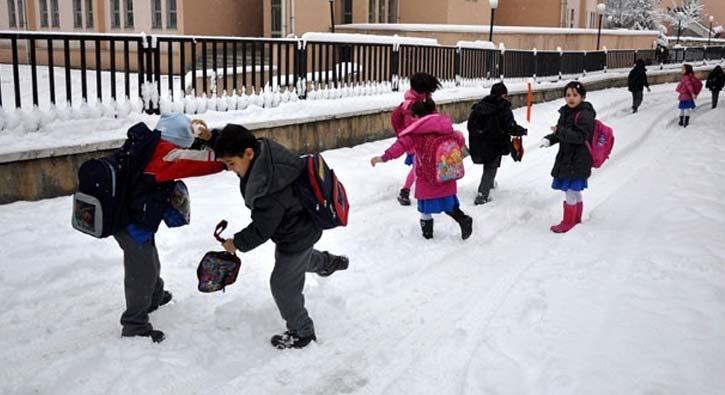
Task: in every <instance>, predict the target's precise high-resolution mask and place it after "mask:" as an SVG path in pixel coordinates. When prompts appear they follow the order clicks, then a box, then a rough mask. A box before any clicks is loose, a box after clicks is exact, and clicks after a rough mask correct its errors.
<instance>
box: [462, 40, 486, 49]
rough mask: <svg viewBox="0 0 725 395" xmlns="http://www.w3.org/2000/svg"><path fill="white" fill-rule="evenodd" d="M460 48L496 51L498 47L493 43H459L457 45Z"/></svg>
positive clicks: (478, 41)
mask: <svg viewBox="0 0 725 395" xmlns="http://www.w3.org/2000/svg"><path fill="white" fill-rule="evenodd" d="M456 47H458V48H470V49H496V45H495V44H494V43H492V42H491V41H482V40H476V41H459V42H457V43H456Z"/></svg>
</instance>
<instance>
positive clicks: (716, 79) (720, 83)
mask: <svg viewBox="0 0 725 395" xmlns="http://www.w3.org/2000/svg"><path fill="white" fill-rule="evenodd" d="M724 86H725V73H723V72H722V69H721V68H719V67H716V68H715V70H713V71H712V72H711V73H710V75H709V76H708V77H707V83H705V87H706V88H707V89H709V90H711V91H721V90H722V89H723V87H724Z"/></svg>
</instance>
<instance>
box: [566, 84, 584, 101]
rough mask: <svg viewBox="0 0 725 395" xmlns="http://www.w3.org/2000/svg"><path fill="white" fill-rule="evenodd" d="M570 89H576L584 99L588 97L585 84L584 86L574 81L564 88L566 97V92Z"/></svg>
mask: <svg viewBox="0 0 725 395" xmlns="http://www.w3.org/2000/svg"><path fill="white" fill-rule="evenodd" d="M569 89H574V91H576V93H578V94H579V96H581V97H582V98H584V97H587V88H585V87H584V84H582V83H581V82H579V81H572V82H570V83H568V84H566V86H565V87H564V96H566V91H568V90H569Z"/></svg>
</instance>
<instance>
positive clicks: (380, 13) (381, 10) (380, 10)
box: [378, 0, 387, 23]
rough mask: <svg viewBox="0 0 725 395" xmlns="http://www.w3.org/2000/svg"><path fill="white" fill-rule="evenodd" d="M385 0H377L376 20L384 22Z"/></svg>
mask: <svg viewBox="0 0 725 395" xmlns="http://www.w3.org/2000/svg"><path fill="white" fill-rule="evenodd" d="M386 1H387V0H378V6H379V8H378V22H380V23H385V2H386Z"/></svg>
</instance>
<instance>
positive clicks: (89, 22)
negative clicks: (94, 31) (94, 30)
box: [86, 0, 93, 27]
mask: <svg viewBox="0 0 725 395" xmlns="http://www.w3.org/2000/svg"><path fill="white" fill-rule="evenodd" d="M86 27H93V0H86Z"/></svg>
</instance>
